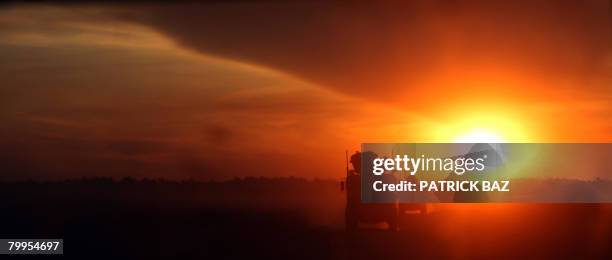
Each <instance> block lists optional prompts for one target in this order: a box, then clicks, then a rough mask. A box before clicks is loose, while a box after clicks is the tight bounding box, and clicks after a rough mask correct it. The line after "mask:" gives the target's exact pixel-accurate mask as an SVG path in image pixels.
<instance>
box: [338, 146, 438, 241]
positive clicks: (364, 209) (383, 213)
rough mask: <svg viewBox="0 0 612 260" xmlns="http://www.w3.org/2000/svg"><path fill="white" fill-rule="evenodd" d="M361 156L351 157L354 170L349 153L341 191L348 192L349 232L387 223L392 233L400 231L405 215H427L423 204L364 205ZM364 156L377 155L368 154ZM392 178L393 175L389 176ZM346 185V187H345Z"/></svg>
mask: <svg viewBox="0 0 612 260" xmlns="http://www.w3.org/2000/svg"><path fill="white" fill-rule="evenodd" d="M361 156H362V154H361V153H360V152H355V154H353V155H352V156H351V159H350V163H351V165H352V166H353V169H352V170H351V169H349V164H348V153H347V154H346V157H347V164H346V179H345V181H344V182H341V190H346V209H345V225H346V229H347V231H354V230H357V229H359V227H360V225H365V224H378V223H382V222H384V223H386V224H387V225H388V227H389V228H388V229H389V230H390V231H397V230H399V229H400V228H401V227H400V224H401V223H403V221H401V220H402V218H403V217H404V216H405V215H414V214H419V215H421V214H426V213H427V208H426V204H423V203H398V202H397V199H396V200H395V201H396V202H395V203H362V202H361V176H360V174H361V172H362V171H361ZM363 156H373V158H375V157H376V154H374V153H372V152H367V153H366V154H363ZM389 177H391V175H389ZM345 184H346V187H345Z"/></svg>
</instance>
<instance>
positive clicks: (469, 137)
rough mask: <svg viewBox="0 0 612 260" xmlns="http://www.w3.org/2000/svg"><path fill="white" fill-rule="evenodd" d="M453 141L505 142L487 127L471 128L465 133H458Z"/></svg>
mask: <svg viewBox="0 0 612 260" xmlns="http://www.w3.org/2000/svg"><path fill="white" fill-rule="evenodd" d="M453 142H455V143H505V142H507V141H506V140H504V138H502V137H501V136H499V135H498V134H496V133H494V132H491V131H490V130H488V129H478V128H477V129H473V130H471V131H469V132H467V133H465V134H460V135H458V136H457V137H455V139H454V140H453Z"/></svg>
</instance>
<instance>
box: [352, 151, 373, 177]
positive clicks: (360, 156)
mask: <svg viewBox="0 0 612 260" xmlns="http://www.w3.org/2000/svg"><path fill="white" fill-rule="evenodd" d="M376 157H378V155H376V154H375V153H374V152H370V151H367V152H363V153H361V152H359V151H356V152H355V153H354V154H353V155H351V164H352V165H353V169H355V172H356V173H357V174H361V172H362V170H366V171H368V170H369V171H371V170H372V169H371V168H372V162H373V161H374V159H376ZM362 160H365V163H366V165H368V167H367V169H362V168H361V162H362Z"/></svg>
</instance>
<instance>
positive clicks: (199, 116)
mask: <svg viewBox="0 0 612 260" xmlns="http://www.w3.org/2000/svg"><path fill="white" fill-rule="evenodd" d="M611 5H612V2H611V1H608V0H598V1H408V2H407V3H401V2H382V3H367V2H360V3H358V4H351V5H348V4H340V3H324V2H322V3H307V2H304V3H291V4H283V3H274V2H271V3H246V2H238V3H228V4H222V3H214V4H195V3H183V4H173V5H170V4H155V3H151V4H148V3H145V2H138V3H133V4H125V5H117V4H115V5H104V4H101V3H95V2H94V3H88V4H83V5H76V4H64V5H51V4H44V5H42V4H39V5H34V4H4V5H2V6H0V57H1V58H0V75H1V76H0V104H1V105H0V106H1V108H2V109H0V128H1V129H2V131H1V132H0V146H1V147H2V149H1V150H0V162H1V163H0V165H2V166H0V167H1V168H0V169H1V170H2V177H1V178H2V179H25V178H34V179H38V178H41V179H61V178H73V177H81V176H102V175H104V176H114V177H122V176H127V175H131V176H135V177H152V178H158V177H164V178H171V179H175V178H176V179H183V178H196V179H227V178H232V177H234V176H288V175H293V176H302V177H308V178H315V177H316V178H339V177H342V176H343V175H344V167H345V165H344V164H345V159H344V156H345V155H344V151H345V150H347V149H348V150H349V151H354V150H356V149H358V147H359V145H360V143H363V142H455V141H479V140H480V141H495V142H606V143H607V142H610V141H612V109H611V102H612V6H611Z"/></svg>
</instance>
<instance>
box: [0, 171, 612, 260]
mask: <svg viewBox="0 0 612 260" xmlns="http://www.w3.org/2000/svg"><path fill="white" fill-rule="evenodd" d="M0 209H1V211H0V212H1V213H2V214H1V217H0V223H1V224H0V225H1V229H0V233H1V234H0V237H1V238H63V239H64V242H65V247H64V257H67V256H68V257H73V258H79V259H91V258H105V259H110V258H109V257H120V256H123V257H126V256H127V257H129V258H132V259H146V258H158V257H162V258H170V257H172V258H203V259H213V258H241V259H252V258H262V257H266V258H272V259H274V258H288V259H296V258H299V259H313V258H314V259H321V258H333V259H355V258H363V259H366V258H369V259H381V257H385V258H387V257H393V258H396V257H397V258H412V259H429V258H432V257H436V258H437V257H444V258H446V257H448V258H486V259H489V258H499V257H510V258H525V257H536V258H545V259H586V258H602V259H606V258H607V259H611V257H612V249H611V246H612V206H611V205H609V204H605V205H600V204H522V205H521V204H436V205H429V214H427V215H425V216H407V217H406V218H405V219H403V223H402V224H403V225H402V227H403V228H402V230H401V231H400V232H390V231H386V230H385V225H384V224H379V225H370V226H364V227H363V229H362V230H359V231H358V232H355V233H346V232H344V231H343V230H344V229H343V214H344V211H343V209H344V194H343V193H342V192H340V190H339V187H338V183H337V182H334V181H305V180H302V179H295V178H286V179H274V180H269V179H246V180H234V181H230V182H223V183H218V182H212V183H200V182H168V181H152V180H144V181H136V180H132V179H125V180H121V181H113V180H110V179H104V178H102V179H86V180H78V181H66V182H52V183H39V182H22V183H4V184H0ZM382 259H384V258H382Z"/></svg>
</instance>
